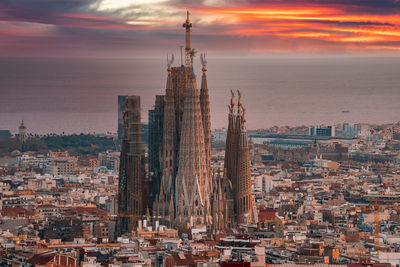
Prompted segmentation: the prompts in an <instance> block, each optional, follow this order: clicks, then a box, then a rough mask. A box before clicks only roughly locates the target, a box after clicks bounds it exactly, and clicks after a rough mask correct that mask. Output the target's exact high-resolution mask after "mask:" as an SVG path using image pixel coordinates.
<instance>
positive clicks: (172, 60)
mask: <svg viewBox="0 0 400 267" xmlns="http://www.w3.org/2000/svg"><path fill="white" fill-rule="evenodd" d="M174 59H175V57H174V54H171V57H169V56H168V54H167V66H168V71H171V66H172V64H173V63H174Z"/></svg>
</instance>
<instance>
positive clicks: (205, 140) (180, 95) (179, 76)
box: [149, 13, 212, 229]
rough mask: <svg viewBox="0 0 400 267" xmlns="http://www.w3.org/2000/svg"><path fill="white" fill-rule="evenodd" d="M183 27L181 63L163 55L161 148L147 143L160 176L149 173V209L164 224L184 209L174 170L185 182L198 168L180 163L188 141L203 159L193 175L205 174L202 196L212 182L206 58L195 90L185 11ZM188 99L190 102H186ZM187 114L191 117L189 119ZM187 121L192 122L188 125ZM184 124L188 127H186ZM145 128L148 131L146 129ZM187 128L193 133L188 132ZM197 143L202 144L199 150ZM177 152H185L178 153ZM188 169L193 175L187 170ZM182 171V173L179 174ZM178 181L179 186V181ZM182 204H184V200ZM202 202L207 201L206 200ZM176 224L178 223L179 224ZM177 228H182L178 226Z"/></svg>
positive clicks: (172, 221)
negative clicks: (151, 195) (165, 68)
mask: <svg viewBox="0 0 400 267" xmlns="http://www.w3.org/2000/svg"><path fill="white" fill-rule="evenodd" d="M183 27H184V28H185V32H186V48H185V53H186V54H185V65H182V66H179V67H172V63H173V56H172V57H167V65H168V76H167V86H166V90H165V96H164V102H163V110H162V117H163V123H162V129H161V132H162V136H161V137H160V138H161V140H162V144H161V146H160V147H161V150H160V151H159V152H157V149H153V147H155V145H153V144H149V157H150V158H156V157H158V158H159V162H160V168H161V173H162V174H161V175H160V177H154V176H153V186H157V183H158V184H159V188H158V189H157V190H153V191H154V192H155V193H156V196H155V200H154V204H153V212H154V213H155V214H157V216H160V217H161V218H162V219H163V220H165V221H164V222H163V223H166V224H168V225H173V224H174V223H175V222H178V220H176V218H177V216H178V214H183V212H184V210H182V213H179V209H178V207H180V205H179V204H178V203H177V202H176V201H177V199H178V198H180V200H183V198H182V195H181V196H179V193H178V189H177V188H176V185H177V184H178V183H177V175H178V171H179V170H180V171H181V176H180V177H181V178H182V177H183V176H185V177H184V178H183V179H185V180H187V181H189V182H191V181H192V179H193V177H194V175H197V174H196V173H197V172H198V170H197V169H196V170H195V169H191V170H184V167H183V165H182V164H189V163H187V162H186V163H184V162H181V161H182V160H183V159H184V158H185V157H186V158H187V159H188V154H187V153H192V152H187V151H186V150H185V149H189V145H193V144H199V145H195V148H194V149H196V151H194V153H196V155H200V154H201V157H202V158H203V157H204V158H205V159H204V162H203V160H201V162H202V163H201V164H200V163H195V165H196V166H197V165H199V164H200V165H201V166H203V165H205V166H206V167H205V168H206V175H203V174H202V175H201V177H198V178H197V179H198V181H199V183H200V184H202V183H203V182H202V181H203V180H204V179H203V176H204V177H207V179H206V180H207V185H205V188H206V189H205V191H204V192H203V191H202V190H203V189H201V191H202V193H201V195H202V197H204V195H205V194H211V190H212V186H211V184H210V183H209V177H210V176H211V167H210V166H211V130H210V125H211V124H210V103H209V95H208V87H207V76H206V70H207V69H206V64H207V62H206V60H205V56H204V55H202V56H201V59H202V60H201V62H202V65H203V69H202V70H203V76H202V82H201V89H200V92H199V90H198V89H197V84H196V77H195V75H194V73H193V62H192V58H193V56H194V50H192V49H191V48H190V32H191V27H192V23H191V22H190V18H189V13H188V14H187V18H186V21H185V23H184V24H183ZM188 93H189V96H188ZM188 101H189V102H190V103H187V102H188ZM187 105H191V106H192V107H193V108H195V109H196V110H191V107H189V106H187ZM197 108H199V109H197ZM188 116H189V117H190V118H194V119H195V120H194V121H191V119H190V118H189V117H188ZM185 118H186V119H185ZM187 121H190V123H189V124H188V123H187ZM191 123H195V125H192V124H191ZM198 124H200V126H198ZM188 127H189V128H190V127H191V128H190V129H189V128H188ZM185 128H186V129H185ZM200 129H201V131H202V137H201V140H202V141H200V139H199V138H200V136H198V135H197V133H195V132H196V131H198V130H200ZM149 131H150V132H151V130H150V129H149ZM190 131H192V132H193V133H189V132H190ZM184 133H185V134H184ZM193 134H194V135H193ZM189 135H190V136H189ZM200 143H202V144H200ZM182 145H185V147H184V148H181V146H182ZM200 146H201V147H202V148H201V150H200ZM197 150H198V151H197ZM190 151H192V150H190ZM181 153H185V154H184V155H181ZM155 154H156V155H155ZM189 156H190V157H192V158H194V157H196V156H193V155H189ZM190 164H192V163H190ZM181 166H182V167H181ZM196 168H198V167H196ZM201 168H203V167H201ZM192 172H193V175H192V174H191V173H192ZM201 172H203V171H201ZM183 173H184V175H183V176H182V174H183ZM181 178H180V179H181ZM179 185H180V186H181V181H180V183H179ZM201 187H203V186H201ZM185 188H186V187H185ZM181 189H182V188H181ZM199 190H200V189H199ZM202 200H203V199H202ZM193 201H194V200H193ZM186 204H187V205H188V203H186ZM206 204H207V205H209V203H208V202H207V203H206ZM206 210H210V207H209V206H208V207H207V208H206ZM201 214H202V215H201V216H203V217H204V216H205V215H206V214H204V212H203V211H201ZM182 218H183V217H182ZM201 221H205V219H204V218H203V219H202V220H201ZM186 225H189V224H186ZM192 225H194V224H192ZM177 226H178V227H179V226H180V225H177ZM180 229H183V228H182V227H181V228H180Z"/></svg>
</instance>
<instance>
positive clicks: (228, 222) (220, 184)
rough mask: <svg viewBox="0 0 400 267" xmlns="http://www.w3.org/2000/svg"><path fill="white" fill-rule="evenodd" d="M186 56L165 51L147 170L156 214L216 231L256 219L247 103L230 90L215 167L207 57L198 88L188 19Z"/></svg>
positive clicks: (182, 226) (183, 226)
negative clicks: (220, 157)
mask: <svg viewBox="0 0 400 267" xmlns="http://www.w3.org/2000/svg"><path fill="white" fill-rule="evenodd" d="M183 27H184V28H185V31H186V47H185V60H184V64H183V60H182V64H181V66H178V67H173V66H172V64H173V61H174V57H173V55H172V56H170V57H167V81H166V88H165V95H162V96H156V103H155V106H154V109H153V110H150V111H149V122H150V127H149V133H150V144H149V171H150V177H151V179H152V185H153V187H152V190H151V195H150V197H151V199H152V205H151V206H152V211H153V216H155V217H157V218H159V219H160V220H161V223H163V224H166V225H168V226H170V227H174V228H177V229H179V230H180V232H186V231H188V230H190V229H195V228H197V229H203V230H206V231H207V232H208V233H217V232H221V231H225V230H227V229H231V228H235V227H236V226H237V225H238V224H240V223H252V222H254V215H255V213H254V211H253V209H254V200H253V198H252V191H251V179H250V158H249V147H248V140H247V131H246V127H245V122H246V121H245V109H244V108H243V106H242V104H241V102H240V99H241V95H240V92H238V94H239V99H238V102H237V108H235V103H234V94H232V99H231V105H230V108H229V110H230V112H229V116H228V117H229V127H228V128H229V129H228V137H227V142H226V158H225V164H224V165H225V166H224V170H214V171H213V170H212V169H211V122H210V102H209V93H208V84H207V61H206V58H205V54H202V55H201V56H200V59H201V64H202V76H201V86H200V89H198V87H197V79H196V75H195V74H194V67H193V60H194V56H195V51H194V50H193V49H192V48H191V47H190V32H191V27H192V24H191V23H190V20H189V13H188V14H187V19H186V21H185V23H184V24H183Z"/></svg>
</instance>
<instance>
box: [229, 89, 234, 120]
mask: <svg viewBox="0 0 400 267" xmlns="http://www.w3.org/2000/svg"><path fill="white" fill-rule="evenodd" d="M234 99H235V92H234V91H232V90H231V104H230V105H229V106H228V107H229V113H231V114H232V113H233V108H234V107H235V101H234Z"/></svg>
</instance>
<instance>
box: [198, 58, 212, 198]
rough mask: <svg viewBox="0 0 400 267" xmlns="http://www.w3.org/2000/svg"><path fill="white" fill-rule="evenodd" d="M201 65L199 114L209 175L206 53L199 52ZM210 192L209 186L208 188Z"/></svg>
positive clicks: (209, 143) (208, 102)
mask: <svg viewBox="0 0 400 267" xmlns="http://www.w3.org/2000/svg"><path fill="white" fill-rule="evenodd" d="M200 58H201V65H202V66H203V68H202V72H203V75H202V77H201V88H200V107H201V115H202V121H203V128H204V148H205V152H206V163H207V170H208V173H209V175H210V176H211V120H210V97H209V96H208V86H207V75H206V72H207V68H206V67H207V61H206V55H205V54H201V56H200ZM209 190H210V192H211V188H210V189H209Z"/></svg>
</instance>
